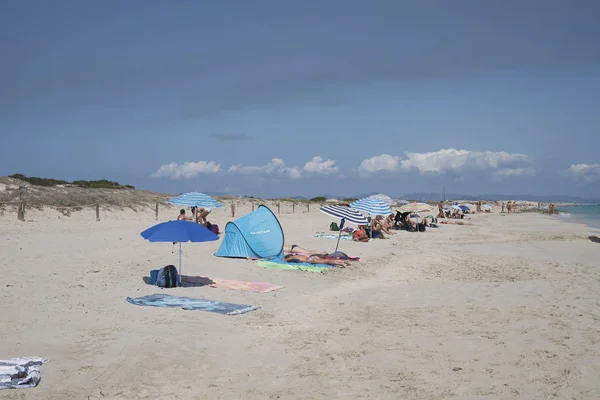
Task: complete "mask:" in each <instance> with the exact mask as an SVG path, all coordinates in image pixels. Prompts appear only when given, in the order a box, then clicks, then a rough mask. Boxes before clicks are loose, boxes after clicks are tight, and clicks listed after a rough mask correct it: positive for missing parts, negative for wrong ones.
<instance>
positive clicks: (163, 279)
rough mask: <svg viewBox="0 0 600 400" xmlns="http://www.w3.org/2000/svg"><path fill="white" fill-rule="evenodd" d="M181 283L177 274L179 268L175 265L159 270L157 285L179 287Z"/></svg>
mask: <svg viewBox="0 0 600 400" xmlns="http://www.w3.org/2000/svg"><path fill="white" fill-rule="evenodd" d="M178 283H179V276H178V274H177V268H175V266H174V265H167V266H166V267H162V268H161V269H159V270H158V274H157V275H156V286H158V287H162V288H172V287H177V286H178Z"/></svg>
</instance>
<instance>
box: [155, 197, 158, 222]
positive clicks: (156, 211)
mask: <svg viewBox="0 0 600 400" xmlns="http://www.w3.org/2000/svg"><path fill="white" fill-rule="evenodd" d="M155 213H156V220H157V221H158V201H157V202H156V210H155Z"/></svg>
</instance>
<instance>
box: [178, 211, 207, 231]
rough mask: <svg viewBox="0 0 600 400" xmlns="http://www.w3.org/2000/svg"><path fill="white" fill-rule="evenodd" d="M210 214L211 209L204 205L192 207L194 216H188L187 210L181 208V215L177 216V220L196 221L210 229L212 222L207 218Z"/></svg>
mask: <svg viewBox="0 0 600 400" xmlns="http://www.w3.org/2000/svg"><path fill="white" fill-rule="evenodd" d="M208 214H210V210H209V209H206V208H202V207H192V215H193V216H194V218H192V217H188V216H187V215H186V213H185V210H184V209H183V208H182V209H181V210H179V215H178V216H177V220H185V221H194V222H195V223H197V224H201V225H204V226H205V227H207V228H208V229H210V228H211V226H212V224H211V223H210V222H209V221H208V220H207V219H206V217H208Z"/></svg>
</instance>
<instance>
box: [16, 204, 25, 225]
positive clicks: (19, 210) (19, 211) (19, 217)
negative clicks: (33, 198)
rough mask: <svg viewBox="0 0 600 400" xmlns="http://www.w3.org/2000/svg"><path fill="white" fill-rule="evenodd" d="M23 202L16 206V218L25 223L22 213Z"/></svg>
mask: <svg viewBox="0 0 600 400" xmlns="http://www.w3.org/2000/svg"><path fill="white" fill-rule="evenodd" d="M23 209H24V207H23V202H22V201H20V202H19V204H18V205H17V218H18V219H19V220H21V221H25V213H24V212H23Z"/></svg>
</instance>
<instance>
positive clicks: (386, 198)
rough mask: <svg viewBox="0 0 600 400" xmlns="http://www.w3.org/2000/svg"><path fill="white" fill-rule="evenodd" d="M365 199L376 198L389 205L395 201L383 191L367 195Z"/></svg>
mask: <svg viewBox="0 0 600 400" xmlns="http://www.w3.org/2000/svg"><path fill="white" fill-rule="evenodd" d="M367 199H378V200H381V201H383V202H384V203H385V204H387V205H388V206H391V205H393V204H394V203H395V201H394V199H392V198H391V197H390V196H388V195H387V194H383V193H379V194H374V195H372V196H369V197H367Z"/></svg>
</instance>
